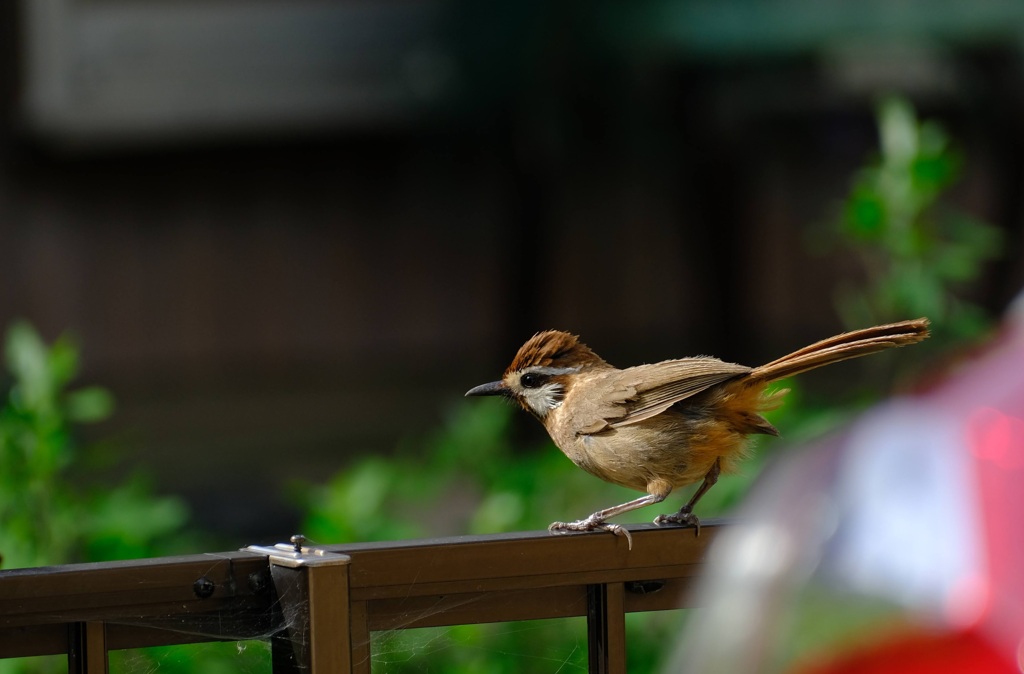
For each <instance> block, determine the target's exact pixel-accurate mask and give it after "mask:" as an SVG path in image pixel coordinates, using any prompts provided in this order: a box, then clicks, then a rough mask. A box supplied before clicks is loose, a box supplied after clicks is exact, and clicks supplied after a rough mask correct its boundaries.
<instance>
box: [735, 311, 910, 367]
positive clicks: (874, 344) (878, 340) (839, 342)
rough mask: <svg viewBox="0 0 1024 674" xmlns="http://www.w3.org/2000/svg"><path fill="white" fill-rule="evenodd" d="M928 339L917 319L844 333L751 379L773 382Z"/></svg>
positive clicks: (785, 357)
mask: <svg viewBox="0 0 1024 674" xmlns="http://www.w3.org/2000/svg"><path fill="white" fill-rule="evenodd" d="M927 337H928V319H927V318H917V319H914V320H912V321H900V322H899V323H890V324H888V325H876V326H875V327H873V328H865V329H863V330H854V331H853V332H844V333H843V334H841V335H836V336H835V337H829V338H828V339H823V340H821V341H820V342H815V343H814V344H811V345H810V346H805V347H804V348H802V349H800V350H799V351H794V352H793V353H791V354H789V355H788V356H783V357H782V358H779V359H778V360H773V361H772V362H770V363H768V364H767V365H762V366H761V367H758V368H754V370H753V371H752V372H751V373H750V377H751V378H754V379H762V380H764V381H774V380H776V379H782V378H784V377H791V376H793V375H795V374H800V373H801V372H807V371H808V370H813V369H815V368H818V367H821V366H823V365H831V364H832V363H838V362H839V361H841V360H847V359H849V358H859V357H860V356H866V355H868V354H869V353H876V352H878V351H884V350H885V349H891V348H893V347H897V346H906V345H907V344H916V343H917V342H920V341H922V340H924V339H927Z"/></svg>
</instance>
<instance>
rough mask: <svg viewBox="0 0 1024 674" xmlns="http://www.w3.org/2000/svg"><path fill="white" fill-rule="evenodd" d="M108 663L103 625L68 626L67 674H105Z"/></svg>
mask: <svg viewBox="0 0 1024 674" xmlns="http://www.w3.org/2000/svg"><path fill="white" fill-rule="evenodd" d="M108 661H109V660H108V658H107V626H106V624H105V623H102V622H77V623H71V624H69V625H68V674H107V668H108Z"/></svg>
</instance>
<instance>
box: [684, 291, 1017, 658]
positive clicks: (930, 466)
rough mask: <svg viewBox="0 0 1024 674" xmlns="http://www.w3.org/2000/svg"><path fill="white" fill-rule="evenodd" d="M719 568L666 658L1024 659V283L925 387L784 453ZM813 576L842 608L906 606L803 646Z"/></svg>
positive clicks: (713, 565) (734, 530)
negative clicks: (994, 328) (987, 330)
mask: <svg viewBox="0 0 1024 674" xmlns="http://www.w3.org/2000/svg"><path fill="white" fill-rule="evenodd" d="M708 567H709V572H708V573H707V575H706V577H705V578H703V579H702V582H701V587H700V589H699V592H700V596H699V598H698V602H699V603H700V604H701V605H703V606H704V607H705V608H704V609H702V615H701V618H700V619H699V620H694V621H692V623H691V624H690V627H689V628H688V629H687V632H686V634H685V638H684V640H683V642H682V644H681V646H680V650H679V651H678V652H677V654H676V657H675V658H674V659H673V661H672V666H671V667H670V668H669V670H668V671H686V672H688V673H695V674H699V673H701V672H730V673H731V674H742V673H744V672H799V673H800V674H833V673H834V674H847V673H849V674H853V673H858V674H866V673H871V674H886V673H888V672H900V673H901V674H903V673H910V674H915V673H916V672H930V673H940V674H941V673H945V672H958V673H959V672H970V673H974V672H979V673H982V674H988V673H994V672H998V673H1000V674H1003V673H1013V672H1016V673H1020V672H1022V671H1024V295H1022V297H1021V299H1020V300H1018V301H1017V303H1016V304H1015V305H1014V306H1013V307H1012V308H1011V309H1010V311H1009V312H1008V313H1007V315H1006V317H1005V320H1004V322H1003V325H1002V327H1001V329H1000V331H999V333H998V334H997V335H995V336H994V338H993V339H992V340H991V342H990V343H988V344H987V345H986V346H985V347H984V348H983V349H981V350H979V351H978V352H977V353H974V354H971V355H970V356H969V357H966V358H964V359H963V360H962V361H960V362H958V363H957V364H956V365H955V367H953V368H951V369H950V370H949V371H947V372H944V373H942V374H941V375H940V376H937V377H936V382H935V383H934V384H933V385H931V386H930V387H929V388H928V390H926V391H925V392H923V393H920V394H918V395H915V396H908V397H903V398H896V399H894V400H891V401H889V402H887V403H884V404H882V405H879V406H878V407H876V408H874V409H872V410H870V411H869V412H868V413H866V414H864V415H863V416H862V417H860V418H859V419H857V420H856V421H855V422H854V423H853V424H851V425H850V426H849V427H848V428H846V429H845V430H843V431H842V432H840V433H837V434H835V435H833V436H831V437H829V438H827V439H825V440H823V441H821V442H819V443H817V444H815V445H814V446H811V447H809V448H807V449H806V450H804V451H798V452H787V453H786V454H785V455H784V457H783V458H782V459H781V460H780V461H778V462H777V463H776V464H775V465H773V466H772V468H771V469H770V470H768V471H766V473H765V475H764V476H762V480H760V481H759V482H758V484H757V485H756V487H755V489H754V490H753V491H752V492H751V494H750V496H749V497H748V499H747V500H746V502H745V503H744V504H743V506H742V508H741V509H740V510H739V512H738V513H737V524H736V525H735V526H734V527H730V529H729V530H727V531H726V532H725V533H724V534H723V535H722V536H721V539H720V540H719V541H717V542H716V544H715V546H714V547H713V548H712V550H711V551H710V553H709V559H708ZM810 587H814V588H816V591H821V590H822V589H823V590H824V592H825V593H826V595H828V596H830V597H831V598H832V600H831V606H832V609H831V610H832V611H833V615H839V616H846V617H851V616H852V617H857V615H858V614H857V613H856V612H857V610H858V608H857V606H858V602H861V604H864V605H871V606H875V607H876V608H877V607H879V606H884V607H888V609H887V610H889V611H890V612H891V615H890V617H891V616H893V615H901V616H903V619H902V620H899V621H897V620H893V621H888V622H878V623H875V626H872V625H870V624H869V625H860V626H859V627H851V628H850V629H853V630H855V635H856V639H853V640H850V639H843V640H839V641H835V642H832V643H828V640H827V639H824V638H823V639H822V640H821V643H820V644H816V643H812V644H810V645H808V643H807V642H808V636H807V635H808V633H807V632H805V633H804V634H803V635H795V634H794V633H793V630H799V629H806V628H807V624H806V623H803V624H802V623H801V622H800V615H799V614H800V611H802V610H804V607H803V606H802V604H801V602H802V599H801V596H802V595H803V594H804V592H805V590H806V589H807V588H810ZM804 617H805V618H806V615H805V616H804ZM812 620H813V618H812ZM854 622H855V621H854ZM801 625H802V627H801ZM894 625H899V626H898V627H894ZM787 630H789V632H787ZM795 636H802V637H803V638H802V641H800V643H801V644H802V645H801V646H800V647H799V648H795V649H794V647H793V644H795V643H797V641H799V640H797V639H795V638H794V637H795ZM847 636H849V635H847ZM840 642H842V643H841V645H840Z"/></svg>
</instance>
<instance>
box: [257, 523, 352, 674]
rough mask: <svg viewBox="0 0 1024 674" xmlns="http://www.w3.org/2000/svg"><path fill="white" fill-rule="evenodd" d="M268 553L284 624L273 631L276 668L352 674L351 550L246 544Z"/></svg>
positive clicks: (277, 671) (278, 672) (313, 673)
mask: <svg viewBox="0 0 1024 674" xmlns="http://www.w3.org/2000/svg"><path fill="white" fill-rule="evenodd" d="M247 549H248V550H250V551H252V552H263V553H265V554H267V555H268V560H269V563H270V575H271V578H272V579H273V582H274V590H275V594H276V596H277V601H278V603H279V608H280V611H281V617H282V624H283V628H282V629H281V630H280V631H279V632H278V633H276V634H274V635H273V636H272V637H271V658H272V660H273V669H274V674H282V673H288V674H290V673H292V672H296V673H297V672H300V671H301V672H304V673H305V674H310V673H311V674H351V672H352V671H353V667H352V634H351V631H352V630H351V620H350V603H351V601H350V596H349V563H350V562H351V561H352V560H351V558H350V557H349V556H348V555H342V554H337V553H330V552H324V551H322V550H319V549H316V548H304V547H302V546H301V543H296V545H295V547H294V549H290V548H288V546H279V547H276V548H259V547H255V546H253V547H250V548H247Z"/></svg>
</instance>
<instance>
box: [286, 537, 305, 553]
mask: <svg viewBox="0 0 1024 674" xmlns="http://www.w3.org/2000/svg"><path fill="white" fill-rule="evenodd" d="M288 540H289V541H291V543H292V545H294V546H295V552H298V553H301V552H302V546H303V545H305V544H306V537H305V536H303V535H302V534H295V535H294V536H292V537H291V538H289V539H288Z"/></svg>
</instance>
